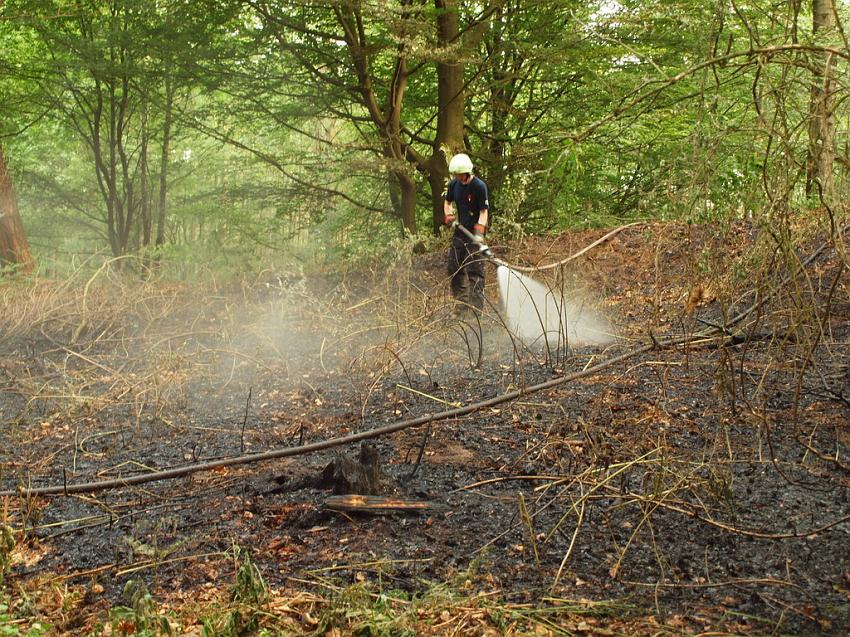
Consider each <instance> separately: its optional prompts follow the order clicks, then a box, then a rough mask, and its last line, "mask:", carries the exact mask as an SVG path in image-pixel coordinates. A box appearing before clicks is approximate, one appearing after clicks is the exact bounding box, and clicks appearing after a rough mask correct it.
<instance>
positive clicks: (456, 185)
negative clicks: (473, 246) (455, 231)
mask: <svg viewBox="0 0 850 637" xmlns="http://www.w3.org/2000/svg"><path fill="white" fill-rule="evenodd" d="M446 201H453V202H454V204H455V206H456V207H457V220H458V223H460V224H461V225H462V226H463V227H465V228H466V229H467V230H469V231H470V232H472V230H473V228H474V226H475V224H476V223H478V215H479V214H480V212H481V211H482V210H489V209H490V197H489V194H488V193H487V184H485V183H484V181H483V180H481V179H479V178H478V177H475V176H473V177H472V179H470V180H469V183H468V184H466V185H465V186H464V185H463V184H462V183H460V181H458V180H457V179H452V180H451V181H450V182H449V187H448V189H447V190H446Z"/></svg>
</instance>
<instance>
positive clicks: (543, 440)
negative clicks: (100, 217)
mask: <svg viewBox="0 0 850 637" xmlns="http://www.w3.org/2000/svg"><path fill="white" fill-rule="evenodd" d="M603 234H604V231H601V230H594V231H587V232H582V233H570V234H565V235H562V236H558V237H552V238H540V237H538V238H529V239H526V240H523V241H517V242H513V243H511V244H505V245H498V241H497V240H494V243H496V246H495V248H494V249H495V250H496V251H497V252H498V254H499V256H500V257H502V258H504V259H506V260H508V261H509V262H511V263H517V264H520V265H529V266H534V265H536V266H545V265H547V264H550V263H554V262H557V261H558V260H560V259H563V258H564V257H566V256H569V255H570V254H572V253H575V252H577V251H578V250H580V249H581V248H583V247H584V246H586V245H588V244H590V243H591V242H592V241H593V240H595V239H596V238H598V237H600V236H602V235H603ZM819 240H820V239H819V238H818V237H813V238H812V239H810V240H809V239H807V238H806V237H805V236H801V237H800V238H799V241H798V243H797V245H798V246H804V247H801V248H799V249H798V251H799V253H800V254H799V257H795V258H793V259H792V258H789V253H787V252H784V251H783V250H782V249H781V247H780V246H777V245H775V243H774V242H773V240H771V238H770V237H766V236H762V235H761V234H760V233H759V232H758V231H757V230H756V229H755V228H752V227H750V226H748V225H746V224H738V225H731V226H728V227H697V226H686V225H681V224H647V225H643V226H635V227H630V228H627V229H625V230H623V231H622V232H621V233H619V234H617V235H616V236H614V237H613V238H611V239H610V240H609V241H607V242H606V243H604V244H602V245H600V246H598V247H596V248H594V249H593V250H592V251H590V252H588V253H587V254H586V255H583V256H582V257H581V258H580V259H576V260H574V261H572V262H570V264H569V266H568V269H567V268H552V269H549V270H543V271H541V272H540V274H539V277H540V279H541V280H543V281H546V282H548V283H550V284H551V285H552V287H553V289H556V290H558V291H560V292H565V293H567V294H570V295H573V296H575V297H576V298H579V297H580V298H581V299H582V300H583V302H586V303H587V304H588V306H593V307H594V309H595V311H596V312H599V313H602V314H603V315H604V316H605V317H606V318H607V319H608V322H609V323H610V325H611V326H612V331H613V332H614V333H615V336H616V338H615V339H614V340H613V341H612V342H611V343H610V344H607V345H605V346H600V345H585V344H581V343H569V342H559V341H555V342H550V343H549V344H546V345H543V344H539V343H538V344H528V343H522V342H518V341H517V340H516V339H512V338H511V337H510V335H509V334H507V332H506V331H505V330H504V328H503V325H502V321H501V319H500V316H499V313H498V310H499V292H498V288H497V286H495V284H494V277H493V273H492V271H489V272H488V278H489V279H488V292H487V293H488V297H489V299H490V300H491V302H492V303H491V305H492V307H490V308H488V311H487V312H486V314H485V316H484V317H483V318H482V320H481V321H478V320H476V319H475V317H467V318H465V319H460V320H458V319H455V318H453V317H452V312H451V308H450V307H449V304H448V300H447V298H446V293H447V284H446V280H445V279H446V276H445V273H444V265H443V255H442V254H441V253H433V254H429V255H424V256H421V257H414V260H413V262H412V263H396V264H391V265H387V266H386V267H384V268H382V270H381V272H375V273H362V272H359V273H351V274H345V275H344V274H342V273H339V274H338V275H334V276H327V275H326V276H324V277H318V276H316V277H309V276H307V277H294V278H293V277H289V278H287V277H283V276H273V277H269V276H264V277H262V278H261V279H259V280H256V281H252V282H251V283H250V284H245V285H241V286H236V287H233V288H228V289H221V288H209V287H205V288H204V291H203V292H204V293H203V294H201V293H199V291H198V289H197V287H196V288H193V289H189V286H182V285H181V286H170V287H165V286H157V285H156V284H146V285H145V287H144V289H143V290H141V291H140V290H139V289H138V288H137V287H129V286H128V285H127V284H116V283H115V282H114V281H105V282H103V284H102V285H100V286H97V285H95V286H93V287H92V289H86V290H85V293H84V295H83V293H82V292H81V295H80V297H79V298H77V300H76V301H73V302H70V301H68V300H67V299H65V300H63V302H61V303H60V302H59V301H58V300H57V299H56V298H54V297H53V296H51V294H52V293H51V291H50V290H51V288H52V287H53V285H52V284H49V283H46V282H40V283H38V284H36V287H35V288H34V291H33V290H31V291H29V292H27V294H26V295H25V296H26V298H27V299H28V301H27V303H29V305H28V304H27V303H22V302H18V303H17V305H16V306H15V307H16V309H15V311H14V312H10V313H9V316H10V318H9V320H8V321H9V322H8V324H7V328H8V329H7V330H5V334H0V396H2V399H0V421H2V424H3V434H2V435H3V441H4V451H3V454H2V463H3V464H2V466H3V473H2V478H3V483H2V484H3V488H5V489H9V490H12V491H17V493H16V494H15V495H12V496H7V497H6V498H5V501H4V502H5V505H4V506H5V509H4V515H5V523H6V524H8V525H9V526H10V527H12V528H13V529H14V530H15V532H16V539H17V546H16V548H15V549H14V551H13V552H12V554H11V556H10V558H11V565H10V566H9V569H8V573H7V575H6V587H7V590H9V591H17V592H15V593H10V595H11V598H12V600H13V608H17V610H18V612H19V615H20V616H22V617H25V616H26V612H32V613H36V614H40V615H42V616H44V617H46V618H47V620H48V621H49V622H50V623H51V624H52V625H53V626H54V630H55V632H56V633H57V634H61V633H65V634H85V632H86V631H87V630H91V629H92V627H93V626H94V625H95V623H96V622H98V621H100V622H102V621H104V617H105V616H106V613H107V610H108V609H109V608H110V607H112V606H114V605H116V604H119V603H126V602H124V601H122V590H123V588H124V585H125V584H126V582H127V581H128V580H131V579H135V580H143V581H144V582H145V583H146V585H147V587H148V589H149V590H150V591H151V592H152V594H153V596H154V597H155V598H156V599H158V600H162V603H163V604H164V605H165V606H167V607H168V608H172V609H178V610H179V609H184V608H186V606H187V605H190V604H199V603H201V602H202V601H203V600H205V599H212V598H214V597H215V595H216V592H217V591H219V592H220V591H226V590H227V589H228V586H230V582H231V581H232V579H233V577H234V571H235V570H236V568H237V566H235V564H234V555H235V554H236V553H235V551H236V549H235V548H234V547H238V551H239V552H241V553H243V554H244V553H247V554H250V556H251V559H252V560H253V563H254V564H255V565H256V567H257V569H258V571H259V572H260V573H262V576H263V578H264V579H265V581H266V583H267V585H268V586H269V588H270V590H271V591H273V594H277V595H279V596H286V595H289V596H296V595H299V594H310V595H316V596H322V597H328V596H330V595H331V594H332V593H333V592H338V591H340V590H345V589H346V587H347V586H350V585H352V584H356V585H362V586H365V587H369V586H371V587H372V588H370V589H369V590H389V589H392V590H393V591H396V592H398V594H404V595H406V596H407V598H408V599H413V598H415V596H417V595H421V594H423V591H426V590H427V589H428V588H429V587H433V586H435V585H437V584H440V583H446V582H453V583H455V584H456V585H457V586H458V587H459V588H460V589H470V590H472V591H475V592H476V593H478V594H482V595H493V596H498V598H499V600H501V603H503V604H506V605H511V606H510V607H511V608H529V609H530V608H535V609H540V608H551V609H553V613H554V614H553V615H552V617H554V618H556V619H554V620H553V621H552V624H553V625H554V626H560V628H561V629H562V630H564V631H566V632H568V633H572V634H574V633H576V632H579V633H580V632H584V633H587V634H642V633H645V634H654V633H658V632H659V631H661V632H663V633H664V634H696V633H700V632H705V631H728V632H732V633H738V634H766V633H767V634H769V633H774V632H775V633H792V634H812V635H814V634H834V635H844V634H846V633H847V630H848V628H850V503H849V502H848V491H850V419H848V405H849V404H850V403H848V400H850V373H848V364H850V349H848V343H850V325H848V318H847V317H848V316H850V312H848V309H850V297H848V293H847V289H848V288H847V284H848V280H847V274H846V267H845V264H844V263H843V262H842V260H841V257H840V256H839V255H840V254H841V253H842V252H841V251H840V250H839V251H835V250H833V249H831V248H828V249H826V250H824V251H823V252H821V253H820V254H819V256H817V257H816V258H815V259H813V260H812V261H811V262H810V263H808V264H806V266H805V268H804V269H803V270H801V271H795V267H797V266H798V265H799V264H800V261H801V260H802V259H803V258H805V256H806V255H807V254H809V253H811V252H812V251H813V250H814V249H815V248H816V247H817V246H818V245H819ZM533 276H537V275H533ZM10 294H11V293H10ZM20 294H21V295H22V296H23V295H24V293H23V292H20ZM738 316H743V318H741V319H740V320H738V321H737V322H734V321H733V319H735V318H737V317H738ZM647 346H651V347H647ZM638 350H640V351H638ZM630 352H634V353H633V355H629V353H630ZM618 356H619V357H620V359H619V362H617V363H615V364H612V365H608V366H604V365H601V364H602V363H604V362H605V361H609V360H612V359H614V358H615V357H618ZM596 366H599V368H598V370H596ZM582 370H590V372H589V373H587V374H586V375H584V376H581V377H578V378H576V379H575V380H572V381H569V382H563V383H557V382H552V383H548V384H547V381H555V380H556V379H558V378H564V377H566V376H568V375H570V374H575V373H577V372H581V371H582ZM594 370H596V371H594ZM538 384H546V386H545V388H543V389H541V390H540V391H534V392H524V391H523V390H525V389H527V388H530V387H534V386H535V385H538ZM512 393H514V394H516V393H518V394H519V395H518V396H515V397H514V398H512V399H510V400H505V401H501V402H499V401H496V403H495V404H491V405H488V406H487V407H485V408H482V409H477V410H473V411H470V412H469V413H465V414H462V415H459V416H456V417H450V418H442V417H440V418H438V419H436V420H435V421H433V422H430V423H428V424H422V425H419V426H416V427H410V428H407V429H403V430H401V431H398V432H395V433H392V434H390V435H386V436H380V437H377V438H375V439H373V440H372V441H371V446H370V447H369V449H370V451H368V454H371V456H370V457H371V458H372V460H370V462H373V461H375V454H376V456H377V459H378V460H377V461H378V463H379V465H380V467H379V469H377V470H374V471H372V473H373V477H374V478H375V480H376V482H375V483H374V484H376V485H377V487H375V488H373V487H370V488H369V489H368V490H370V491H379V492H380V493H378V494H377V495H380V496H383V497H385V498H392V499H393V500H395V501H400V502H402V503H407V504H408V505H410V506H409V508H408V509H407V510H405V508H404V507H403V506H400V507H398V508H389V509H380V508H379V509H376V508H375V507H373V508H372V510H370V509H369V507H368V506H364V507H363V508H362V510H356V509H355V510H352V509H348V510H340V509H339V508H338V507H337V508H335V507H333V506H328V499H329V497H330V496H331V495H332V493H333V492H334V490H336V491H340V489H339V488H336V489H335V487H334V485H333V484H331V483H329V482H328V479H329V476H331V477H332V476H333V474H334V473H335V470H334V468H333V466H332V467H331V469H328V467H329V465H330V463H333V462H337V470H336V472H337V473H339V471H338V469H339V467H340V466H344V467H348V471H353V472H356V471H358V469H357V468H356V462H357V460H358V454H361V455H362V452H361V451H360V449H359V447H358V446H357V445H348V446H340V447H334V448H330V449H326V450H323V451H319V452H315V453H309V454H303V455H295V456H292V457H287V458H281V459H278V460H272V461H265V462H257V463H245V464H239V465H235V466H229V467H221V468H218V469H215V470H211V471H198V472H193V473H189V474H188V475H186V476H183V477H180V478H177V479H171V480H165V481H151V482H149V483H146V484H143V485H138V486H134V487H124V488H115V489H110V490H106V491H97V492H92V493H88V494H78V495H52V496H39V495H32V494H31V493H29V491H28V490H29V489H37V488H39V487H44V486H57V485H59V486H61V485H63V484H79V483H86V482H92V481H98V480H105V479H110V478H120V477H126V476H131V475H139V474H145V473H155V472H156V471H159V470H162V469H165V468H171V467H177V466H191V465H197V464H200V463H203V462H208V461H210V460H214V459H220V458H227V457H235V456H243V455H246V454H251V453H259V452H263V451H267V450H270V449H278V448H287V447H298V446H301V445H304V444H309V443H313V442H318V441H322V440H328V439H332V438H337V437H344V436H346V435H350V434H352V433H357V432H361V431H368V430H371V429H375V428H378V427H382V426H386V425H389V424H392V423H396V422H404V421H406V420H412V419H414V418H418V417H422V416H424V415H426V414H441V413H443V412H446V411H447V410H451V409H454V408H456V407H460V406H464V405H470V404H474V403H478V402H481V401H486V400H489V399H493V398H498V397H499V396H503V395H511V394H512ZM343 457H344V458H345V460H342V459H341V458H343ZM373 468H374V465H373ZM323 474H324V479H323ZM347 484H349V485H350V484H360V483H359V482H357V481H356V480H349V482H348V483H347ZM370 484H372V483H370ZM373 486H374V485H373ZM342 490H345V489H342ZM373 495H374V494H373ZM368 502H371V501H367V504H368ZM416 503H427V506H423V507H414V506H413V505H414V504H416ZM59 590H61V591H64V593H63V594H61V595H60V594H59V593H57V591H59ZM51 591H53V592H52V593H51ZM69 591H70V592H69ZM60 598H61V599H60ZM27 609H29V610H27ZM558 609H571V610H566V611H564V612H563V614H562V615H558V614H557V612H556V611H557V610H558ZM281 612H283V611H281ZM576 618H578V619H576ZM452 619H453V618H452V617H449V618H448V619H447V618H446V617H443V618H442V621H441V620H440V618H436V620H435V621H434V622H432V624H431V627H430V629H429V630H431V631H432V632H433V634H439V633H441V632H452V631H454V634H487V632H486V631H487V630H493V631H498V630H504V627H503V628H502V629H499V627H498V626H499V624H498V622H497V621H496V620H495V619H494V618H493V617H491V616H487V617H484V618H483V619H482V618H479V621H478V622H477V623H476V622H472V623H469V624H468V625H466V626H462V625H459V624H457V623H452ZM311 621H312V620H310V618H309V617H307V618H306V619H305V618H304V617H301V616H299V618H298V619H297V621H296V622H295V623H294V624H293V628H292V630H293V632H296V628H297V626H296V624H298V622H301V623H300V624H298V625H300V626H301V628H302V629H303V631H304V632H309V631H310V630H319V628H320V627H319V626H318V625H317V624H316V623H311ZM582 622H584V623H582ZM441 624H444V625H443V628H444V630H441V629H440V628H439V626H440V625H441ZM550 628H551V629H552V630H555V628H554V627H551V626H550ZM183 629H184V630H185V631H186V632H187V633H189V634H191V630H192V627H191V622H189V624H187V625H185V626H184V628H183ZM594 631H596V632H594ZM605 631H611V632H605ZM492 634H497V633H496V632H494V633H492Z"/></svg>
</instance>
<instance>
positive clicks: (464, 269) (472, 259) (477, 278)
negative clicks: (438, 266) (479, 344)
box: [448, 233, 485, 312]
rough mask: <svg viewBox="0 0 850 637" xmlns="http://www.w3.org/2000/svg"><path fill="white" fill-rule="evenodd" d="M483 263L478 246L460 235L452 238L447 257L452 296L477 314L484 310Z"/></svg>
mask: <svg viewBox="0 0 850 637" xmlns="http://www.w3.org/2000/svg"><path fill="white" fill-rule="evenodd" d="M484 261H485V259H484V257H483V256H482V255H481V254H480V253H479V251H478V246H477V245H476V244H475V243H473V242H472V241H470V240H469V238H467V237H466V236H464V235H462V234H460V233H457V234H455V235H454V237H452V245H451V247H450V248H449V255H448V266H449V275H450V276H451V288H452V296H453V297H454V298H455V300H456V301H457V302H458V303H461V304H465V305H469V306H472V307H473V308H474V309H475V310H476V311H478V312H480V311H481V310H483V309H484ZM461 307H463V306H462V305H461Z"/></svg>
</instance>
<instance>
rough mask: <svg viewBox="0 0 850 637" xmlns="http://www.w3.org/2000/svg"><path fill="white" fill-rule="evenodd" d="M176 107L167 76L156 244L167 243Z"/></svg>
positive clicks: (171, 84) (171, 81)
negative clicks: (166, 215)
mask: <svg viewBox="0 0 850 637" xmlns="http://www.w3.org/2000/svg"><path fill="white" fill-rule="evenodd" d="M173 107H174V81H173V80H172V78H171V76H170V75H169V76H167V77H166V78H165V121H164V122H163V124H162V155H161V158H160V162H159V206H158V208H157V218H156V245H158V246H161V245H163V244H164V243H165V212H166V210H165V203H166V194H167V189H168V152H169V147H170V145H171V116H172V115H171V113H172V109H173Z"/></svg>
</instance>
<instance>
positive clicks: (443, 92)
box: [428, 0, 464, 234]
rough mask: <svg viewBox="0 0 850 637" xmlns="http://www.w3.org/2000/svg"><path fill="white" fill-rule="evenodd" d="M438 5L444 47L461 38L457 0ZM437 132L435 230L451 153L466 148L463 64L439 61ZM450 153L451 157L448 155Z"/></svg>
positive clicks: (432, 163)
mask: <svg viewBox="0 0 850 637" xmlns="http://www.w3.org/2000/svg"><path fill="white" fill-rule="evenodd" d="M434 5H435V7H436V8H437V38H438V45H439V46H440V48H446V47H448V46H450V45H453V44H456V43H457V40H458V38H459V37H460V27H459V18H458V10H457V2H456V0H434ZM437 109H438V115H437V135H436V137H435V139H434V146H433V148H434V150H433V153H432V154H431V157H430V159H429V161H428V181H429V185H430V186H431V206H432V214H433V228H434V233H435V234H436V233H438V232H439V230H440V226H441V225H442V223H443V192H444V190H445V186H446V182H447V180H448V176H449V173H448V161H449V159H450V158H451V155H453V154H455V153H457V152H460V151H462V150H464V145H463V115H464V94H463V63H462V62H457V61H438V62H437ZM447 155H448V156H447Z"/></svg>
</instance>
